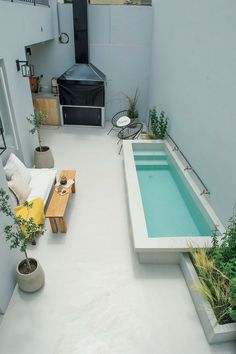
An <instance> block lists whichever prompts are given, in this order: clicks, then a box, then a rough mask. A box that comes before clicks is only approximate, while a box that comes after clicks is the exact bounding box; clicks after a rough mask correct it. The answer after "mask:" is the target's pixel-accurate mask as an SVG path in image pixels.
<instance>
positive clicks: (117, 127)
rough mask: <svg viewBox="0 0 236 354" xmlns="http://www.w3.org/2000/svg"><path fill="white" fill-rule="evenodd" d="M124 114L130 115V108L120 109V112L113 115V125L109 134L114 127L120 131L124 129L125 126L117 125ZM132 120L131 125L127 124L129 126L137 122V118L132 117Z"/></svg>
mask: <svg viewBox="0 0 236 354" xmlns="http://www.w3.org/2000/svg"><path fill="white" fill-rule="evenodd" d="M123 116H127V117H128V110H124V111H120V112H118V113H116V114H115V115H114V116H113V117H112V119H111V124H112V127H111V129H110V130H109V132H108V133H107V135H109V134H110V133H111V131H112V130H113V129H119V131H120V130H122V129H124V127H119V126H118V125H117V122H118V120H119V119H120V118H121V117H123ZM130 120H131V121H130V123H129V125H127V127H128V126H130V125H132V124H133V123H135V122H136V121H137V119H136V118H135V119H132V118H130Z"/></svg>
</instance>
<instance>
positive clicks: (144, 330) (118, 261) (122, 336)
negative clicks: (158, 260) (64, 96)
mask: <svg viewBox="0 0 236 354" xmlns="http://www.w3.org/2000/svg"><path fill="white" fill-rule="evenodd" d="M106 131H107V128H106V129H105V130H101V129H92V128H83V129H82V128H59V129H57V128H51V129H48V130H44V132H43V135H44V142H45V144H47V145H50V146H51V148H52V150H53V153H54V156H55V161H56V166H57V167H58V170H60V169H63V168H65V169H76V170H77V172H78V175H77V193H76V194H75V195H73V196H72V198H71V200H70V203H69V206H68V210H67V216H66V217H67V222H68V232H67V234H60V233H59V234H57V235H56V234H52V233H51V230H50V226H49V224H48V222H47V228H48V230H47V232H46V234H45V235H44V236H43V237H41V239H40V240H39V241H38V244H37V246H36V247H35V248H32V249H31V251H30V253H31V254H32V255H33V256H35V257H37V258H38V259H39V260H40V262H41V264H42V266H43V268H44V270H45V273H46V284H45V287H44V288H43V289H42V290H40V291H39V292H37V293H35V294H24V293H22V292H20V291H19V290H18V288H16V290H15V292H14V295H13V297H12V300H11V303H10V305H9V307H8V310H7V313H6V314H5V316H4V319H3V321H2V323H1V326H0V354H32V353H34V354H42V353H43V354H173V353H174V354H232V353H236V345H235V343H227V344H223V345H212V346H210V345H208V343H207V341H206V339H205V336H204V333H203V330H202V328H201V324H200V322H199V320H198V317H197V314H196V312H195V309H194V306H193V303H192V300H191V298H190V295H189V292H188V289H187V287H186V285H185V281H184V279H183V276H182V274H181V271H180V269H179V267H178V266H173V265H172V266H158V265H150V266H148V265H145V266H144V265H140V264H139V263H138V262H137V258H136V256H135V254H134V252H133V249H132V241H131V232H130V226H129V218H128V211H127V202H126V193H125V185H124V174H123V161H122V156H119V155H118V153H117V152H118V147H117V145H116V138H115V137H114V136H107V135H106Z"/></svg>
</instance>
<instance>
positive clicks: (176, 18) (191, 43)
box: [150, 0, 236, 222]
mask: <svg viewBox="0 0 236 354" xmlns="http://www.w3.org/2000/svg"><path fill="white" fill-rule="evenodd" d="M153 11H154V21H153V22H154V28H153V52H152V67H151V70H152V71H151V72H152V78H151V80H150V85H151V86H150V105H157V106H158V108H159V110H161V109H163V110H165V111H166V113H167V115H168V116H169V118H170V127H171V130H170V132H171V135H172V136H173V137H174V139H175V140H176V142H177V143H178V144H179V146H180V147H181V148H182V150H183V151H184V153H185V154H186V156H187V158H188V159H189V160H190V162H191V163H192V165H193V167H194V168H195V169H196V171H197V172H198V173H199V175H200V176H201V177H202V179H203V181H204V182H205V183H206V185H207V187H208V189H209V190H210V192H211V195H210V197H209V199H210V202H211V204H212V205H213V207H214V208H215V210H216V212H217V213H218V215H219V217H221V218H222V221H223V222H226V221H227V219H228V217H229V215H230V214H231V208H232V205H233V203H234V201H235V200H236V182H235V175H236V164H235V161H234V159H235V157H234V154H235V151H236V140H235V131H236V103H235V102H236V100H235V93H236V79H235V78H236V65H235V63H236V45H235V33H236V21H235V18H236V2H235V1H233V0H225V1H221V0H199V1H195V0H179V1H175V0H159V1H153Z"/></svg>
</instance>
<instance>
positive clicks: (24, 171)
mask: <svg viewBox="0 0 236 354" xmlns="http://www.w3.org/2000/svg"><path fill="white" fill-rule="evenodd" d="M4 170H5V174H6V177H7V179H8V180H10V179H11V177H12V175H13V173H14V172H15V171H16V170H18V172H19V173H20V174H21V176H22V177H23V178H24V179H25V182H26V183H29V182H30V179H31V175H30V172H29V169H28V168H27V167H25V165H24V164H23V162H21V160H19V159H18V157H17V156H16V155H15V154H13V153H11V154H10V156H9V159H8V160H7V163H6V165H5V166H4Z"/></svg>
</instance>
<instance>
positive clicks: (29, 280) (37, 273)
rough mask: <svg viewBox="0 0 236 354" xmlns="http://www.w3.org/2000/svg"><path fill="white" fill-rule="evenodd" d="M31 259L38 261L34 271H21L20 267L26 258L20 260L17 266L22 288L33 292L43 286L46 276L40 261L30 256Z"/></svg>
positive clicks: (18, 278) (17, 274)
mask: <svg viewBox="0 0 236 354" xmlns="http://www.w3.org/2000/svg"><path fill="white" fill-rule="evenodd" d="M29 260H31V261H32V260H33V261H34V262H35V263H36V265H37V266H36V269H35V270H34V271H33V272H32V273H29V274H23V273H21V272H20V271H19V268H20V266H21V265H22V263H23V262H25V260H23V261H21V262H19V263H18V265H17V268H16V280H17V283H18V285H19V288H20V289H21V290H23V291H25V292H27V293H32V292H34V291H37V290H39V289H40V288H42V286H43V285H44V282H45V277H44V271H43V268H42V267H41V265H40V263H39V262H38V261H37V260H36V259H35V258H30V259H29Z"/></svg>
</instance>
